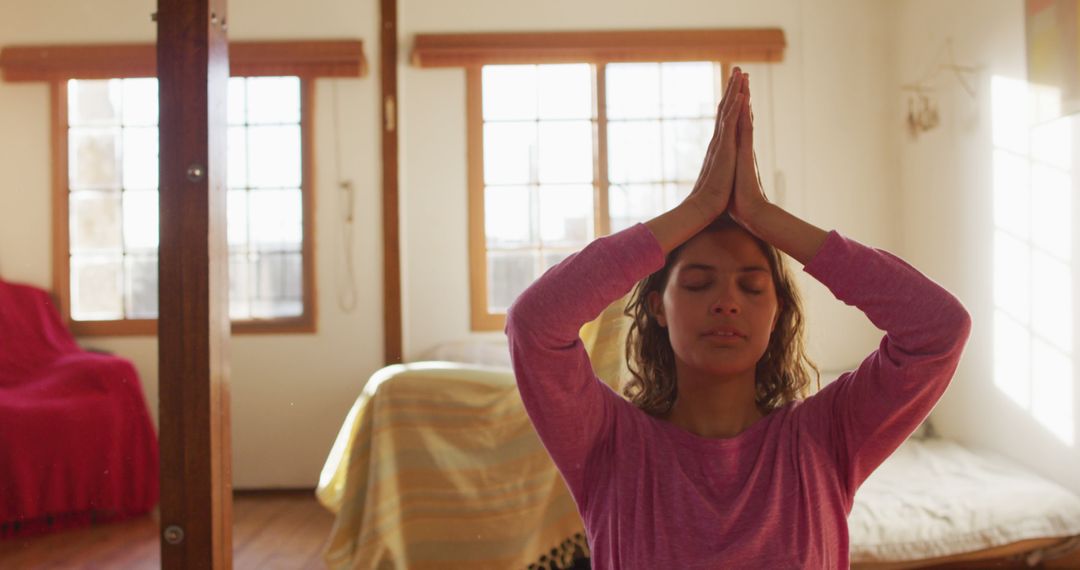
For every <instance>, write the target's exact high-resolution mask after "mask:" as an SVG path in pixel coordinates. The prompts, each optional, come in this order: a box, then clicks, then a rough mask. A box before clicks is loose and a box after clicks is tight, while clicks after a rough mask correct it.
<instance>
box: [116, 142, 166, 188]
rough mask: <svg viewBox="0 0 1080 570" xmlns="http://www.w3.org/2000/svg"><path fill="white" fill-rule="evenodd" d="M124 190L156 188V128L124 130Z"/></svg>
mask: <svg viewBox="0 0 1080 570" xmlns="http://www.w3.org/2000/svg"><path fill="white" fill-rule="evenodd" d="M123 163H124V188H128V189H130V188H136V189H146V188H157V186H158V130H157V127H134V128H130V129H124V151H123Z"/></svg>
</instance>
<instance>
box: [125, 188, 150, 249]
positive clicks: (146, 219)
mask: <svg viewBox="0 0 1080 570" xmlns="http://www.w3.org/2000/svg"><path fill="white" fill-rule="evenodd" d="M157 246H158V193H157V192H156V191H154V190H141V191H134V190H132V191H125V192H124V247H125V249H126V250H127V251H128V252H129V253H130V252H132V251H138V250H144V251H147V250H149V251H154V250H156V249H157Z"/></svg>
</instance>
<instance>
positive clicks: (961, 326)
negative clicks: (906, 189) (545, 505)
mask: <svg viewBox="0 0 1080 570" xmlns="http://www.w3.org/2000/svg"><path fill="white" fill-rule="evenodd" d="M778 250H779V251H778ZM780 251H782V252H784V253H786V254H787V255H788V256H790V257H793V258H794V259H795V260H797V261H798V262H799V263H801V264H802V265H803V271H805V272H806V273H808V274H810V275H811V276H813V277H814V278H815V279H817V280H818V281H820V282H821V283H822V284H824V285H825V286H826V287H827V288H828V289H829V291H831V292H832V293H833V295H835V296H836V298H837V299H838V300H840V301H842V302H844V303H845V304H848V305H854V306H855V307H858V308H859V309H860V310H862V311H863V312H864V313H865V314H866V316H867V317H868V318H869V319H870V320H871V322H873V323H874V325H876V326H877V327H878V328H879V329H881V330H884V331H885V333H886V334H885V336H884V337H882V339H881V343H880V345H879V346H878V349H877V350H875V351H873V352H872V353H870V354H869V355H868V356H867V357H866V358H865V359H864V360H863V361H862V363H861V364H860V365H859V366H858V367H857V368H856V369H854V370H851V371H848V372H845V373H844V374H842V375H841V376H840V377H839V378H838V379H837V380H836V381H835V382H833V383H831V384H829V385H828V386H826V387H825V388H824V389H820V390H819V391H818V392H816V393H814V394H813V395H809V396H808V395H807V393H808V387H809V384H810V374H811V372H810V370H811V369H813V370H814V374H816V371H817V369H816V367H814V365H813V364H812V363H811V362H810V361H809V360H808V359H807V358H806V355H805V352H804V347H803V342H802V334H803V326H804V325H803V316H802V308H801V306H800V300H799V296H798V293H797V291H796V289H795V282H794V280H793V278H792V276H791V275H790V274H789V272H788V270H787V268H786V267H785V263H784V260H783V258H782V257H781V255H780V253H779V252H780ZM631 288H633V293H632V295H631V301H630V303H628V305H627V308H626V315H627V316H629V317H631V318H632V320H633V323H632V325H631V329H630V333H629V335H628V338H627V346H626V349H627V351H626V352H627V358H628V364H629V368H630V371H631V373H632V375H633V378H632V379H630V381H629V382H628V383H627V385H626V388H625V390H624V395H625V396H626V398H623V397H621V396H620V395H619V394H617V393H616V392H614V391H613V390H612V389H610V388H609V387H608V386H607V385H606V384H604V383H603V382H602V381H600V380H599V379H598V378H597V377H596V376H595V375H594V373H593V370H592V366H591V364H590V362H589V358H588V355H587V353H586V351H585V349H584V347H583V345H582V343H581V340H580V339H579V338H578V331H579V330H580V329H581V327H582V325H584V324H585V323H586V322H588V321H590V320H592V319H594V318H595V317H596V316H597V315H598V314H600V312H601V311H602V310H603V309H604V308H605V307H607V306H608V305H609V304H611V303H612V302H614V301H615V300H617V299H619V298H621V297H622V296H623V295H625V294H626V293H627V292H628V291H630V289H631ZM820 330H821V331H822V333H823V334H824V333H825V332H826V331H827V334H830V335H843V334H844V331H843V330H837V329H835V328H831V327H829V325H828V323H823V324H822V327H821V329H820ZM970 330H971V318H970V316H969V315H968V313H967V311H966V310H965V309H964V306H963V305H962V304H961V303H960V302H959V301H958V300H957V299H956V298H955V297H954V296H953V295H951V294H950V293H949V292H948V291H946V290H945V289H943V288H942V287H941V286H939V285H938V284H936V283H935V282H934V281H932V280H931V279H929V278H927V277H926V276H924V275H922V274H921V273H920V272H919V271H918V270H916V269H914V268H913V267H911V266H910V265H908V264H907V263H905V262H904V261H903V260H901V259H899V258H898V257H896V256H894V255H892V254H890V253H888V252H886V251H883V250H880V249H876V248H872V247H868V246H865V245H862V244H860V243H858V242H856V241H854V240H852V239H851V238H848V237H845V236H843V235H841V234H840V233H838V232H837V231H835V230H833V231H829V232H825V231H824V230H822V229H819V228H817V227H815V226H813V225H811V224H809V223H807V222H805V221H803V220H801V219H799V218H797V217H795V216H794V215H792V214H790V213H788V212H786V211H784V210H783V209H781V208H780V207H779V206H777V205H776V204H772V203H770V202H769V201H768V200H767V199H766V197H765V195H764V193H763V191H762V188H761V185H760V181H759V177H758V175H757V169H756V164H755V160H754V152H753V120H752V114H751V110H750V90H749V82H748V77H747V75H746V74H743V73H741V72H740V70H739V69H738V68H736V69H735V70H734V71H733V73H732V77H731V78H730V80H729V81H728V86H727V88H726V92H725V94H724V96H723V98H722V100H721V103H720V107H719V111H718V114H717V120H716V128H715V132H714V134H713V138H712V140H711V142H710V143H709V147H708V150H707V152H706V156H705V162H704V165H703V167H702V170H701V174H700V176H699V178H698V181H697V183H696V184H695V186H694V188H693V190H692V191H691V193H690V194H689V195H688V196H687V198H686V199H685V200H684V201H683V202H682V203H680V204H679V205H678V206H676V207H675V208H673V209H672V210H670V211H668V212H666V213H664V214H662V215H660V216H657V217H656V218H653V219H651V220H649V221H647V222H644V223H639V224H636V225H634V226H632V227H629V228H627V229H625V230H623V231H620V232H617V233H614V234H612V235H609V236H605V237H601V238H598V239H596V240H594V241H593V242H591V243H590V244H589V245H587V246H586V247H585V248H583V249H582V250H581V251H578V252H576V253H574V254H572V255H570V256H569V257H567V258H566V259H564V260H563V261H562V262H561V263H559V264H558V265H556V266H554V267H552V268H550V269H549V270H548V271H547V272H546V273H544V275H543V276H541V277H540V278H539V279H538V280H537V281H536V282H535V283H533V284H532V285H531V286H530V287H529V288H528V289H526V290H525V291H524V292H523V293H522V294H521V295H520V297H518V299H517V300H516V301H515V302H514V303H513V305H512V306H511V307H510V309H509V311H508V313H507V319H506V335H507V337H508V338H509V343H510V350H511V357H512V362H513V367H514V372H515V376H516V378H517V384H518V387H519V389H520V392H521V398H522V400H523V402H524V405H525V409H526V411H527V412H528V415H529V418H530V419H531V421H532V423H533V425H534V426H535V428H536V431H537V433H538V434H539V436H540V439H541V440H542V442H543V444H544V446H545V448H546V449H547V451H548V453H549V454H550V455H551V458H552V460H553V461H554V462H555V465H556V466H557V467H558V469H559V472H560V473H561V474H562V476H563V479H564V480H565V481H566V485H567V487H568V488H569V490H570V493H571V494H572V496H573V498H574V501H575V503H576V504H577V507H578V511H579V512H580V514H581V516H582V519H583V521H584V524H585V529H586V533H587V537H588V541H589V546H590V550H591V561H592V565H593V568H596V569H606V568H679V569H686V568H769V569H777V568H815V569H817V568H846V567H848V565H849V561H848V528H847V515H848V513H849V512H850V511H851V506H852V501H853V498H854V495H855V492H856V490H857V489H858V488H859V486H860V485H861V484H862V482H863V481H864V480H866V478H867V476H868V475H870V473H871V472H872V471H873V470H874V469H875V468H877V466H878V465H880V464H881V463H882V461H884V460H885V458H887V457H888V456H889V455H890V454H891V453H892V452H893V451H894V450H895V449H896V448H897V447H898V446H899V445H900V444H901V443H902V442H903V441H904V440H905V439H906V438H907V437H908V435H910V434H911V433H912V432H914V431H915V429H916V428H917V427H918V425H919V424H920V422H922V421H923V420H924V419H925V418H926V417H927V415H928V414H929V413H930V410H931V409H932V408H933V407H934V405H935V403H937V401H938V399H939V398H940V397H941V395H942V393H943V392H944V391H945V388H946V387H947V386H948V384H949V381H950V379H951V378H952V375H953V372H954V371H955V369H956V366H957V363H958V361H959V359H960V355H961V353H962V351H963V348H964V345H965V343H966V342H967V338H968V335H969V333H970ZM819 382H820V380H819ZM819 388H820V386H819Z"/></svg>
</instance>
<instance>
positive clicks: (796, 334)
mask: <svg viewBox="0 0 1080 570" xmlns="http://www.w3.org/2000/svg"><path fill="white" fill-rule="evenodd" d="M731 227H737V228H740V229H742V226H740V225H739V224H738V223H737V222H735V220H733V219H732V218H731V216H730V215H728V214H727V213H726V212H725V213H724V214H722V215H720V216H719V217H717V218H716V219H715V220H713V222H712V223H710V224H709V225H708V226H706V227H705V228H704V229H703V230H701V231H702V232H717V231H720V230H723V229H725V228H731ZM744 231H745V230H744ZM747 234H748V235H750V237H751V238H753V240H754V241H755V242H756V243H757V245H758V247H759V248H760V249H761V252H762V253H763V254H765V258H766V259H767V260H768V262H769V269H770V271H771V272H772V276H773V283H774V285H775V287H776V298H777V300H778V302H779V305H780V315H779V318H778V319H777V321H776V327H775V329H774V330H773V333H772V336H771V338H770V339H769V345H768V347H767V348H766V349H765V354H764V355H762V357H761V359H760V360H758V363H757V366H756V369H755V376H754V377H755V380H754V381H755V383H756V384H757V396H756V398H755V401H756V403H757V406H758V408H759V409H760V410H761V411H762V413H766V414H767V413H769V412H771V411H773V410H775V409H777V408H779V407H781V406H783V405H785V404H787V403H788V402H791V401H794V400H797V399H803V398H805V397H806V396H807V395H808V394H807V390H808V387H809V385H810V376H811V375H810V372H809V370H811V369H812V370H813V371H814V374H815V375H816V376H817V386H818V389H820V388H821V374H820V371H819V370H818V367H817V366H816V365H815V364H814V363H813V361H811V360H810V358H809V357H807V355H806V347H805V344H804V339H803V336H804V333H803V331H804V328H805V326H804V325H805V323H804V320H803V311H802V300H801V298H800V296H799V292H798V290H797V289H796V287H795V281H794V279H793V278H792V276H791V274H790V273H789V271H788V268H787V266H786V264H785V263H784V260H783V257H781V255H780V252H779V251H777V249H776V248H775V247H773V246H772V245H770V244H769V243H767V242H765V241H764V240H762V239H760V238H758V237H757V236H754V235H753V234H750V233H749V232H747ZM689 241H690V240H687V242H689ZM685 246H686V243H683V244H682V245H680V246H679V247H676V248H675V249H674V250H672V251H671V252H670V253H669V254H668V255H667V258H666V260H665V262H664V267H662V268H661V269H659V270H657V271H656V272H654V273H653V274H651V275H649V276H648V277H646V278H645V279H642V280H641V281H639V282H638V283H637V284H636V285H635V286H634V289H633V291H632V293H631V294H630V301H629V302H628V303H627V304H626V309H625V310H624V312H623V314H624V315H625V316H627V317H630V319H631V322H630V330H629V332H628V333H627V336H626V361H627V364H628V368H629V371H630V374H631V375H632V376H633V378H631V379H629V381H628V382H627V384H626V386H624V387H623V394H624V395H625V396H626V397H627V398H628V399H629V400H630V401H631V403H633V404H634V405H635V406H637V407H638V408H640V409H641V410H643V411H644V412H645V413H648V414H650V415H653V416H662V415H664V414H666V413H667V412H669V411H670V410H671V408H672V406H674V405H675V399H676V397H677V396H678V389H679V386H678V382H677V381H676V377H675V353H674V350H673V349H672V347H671V339H670V338H669V337H668V330H667V329H666V328H664V327H662V326H660V323H659V322H657V320H656V317H655V316H654V315H653V314H652V313H651V312H650V311H649V304H648V298H649V294H650V293H652V292H653V291H656V292H658V293H659V294H660V295H661V296H662V295H663V293H664V289H665V287H667V282H668V277H669V276H670V274H671V268H672V267H673V266H674V265H675V261H676V260H677V259H678V258H679V254H680V253H681V252H682V250H683V248H685Z"/></svg>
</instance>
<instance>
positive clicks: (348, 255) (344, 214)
mask: <svg viewBox="0 0 1080 570" xmlns="http://www.w3.org/2000/svg"><path fill="white" fill-rule="evenodd" d="M331 94H332V105H333V114H334V120H333V121H331V123H332V128H333V131H334V175H335V178H336V180H337V181H338V189H339V191H338V212H341V219H340V220H339V221H340V223H341V253H342V256H343V257H344V261H345V275H344V276H342V275H341V273H340V272H339V273H338V274H337V277H338V296H337V301H338V307H339V308H340V309H341V310H342V311H344V312H346V313H351V312H353V310H354V309H356V300H357V292H356V270H355V269H354V268H353V209H354V207H355V203H356V200H355V192H354V190H353V183H352V180H345V179H344V178H342V176H341V130H340V128H339V125H340V124H341V115H340V113H339V112H338V81H337V80H334V83H333V89H332V90H331ZM342 278H344V283H343V282H342Z"/></svg>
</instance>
